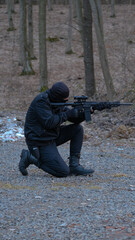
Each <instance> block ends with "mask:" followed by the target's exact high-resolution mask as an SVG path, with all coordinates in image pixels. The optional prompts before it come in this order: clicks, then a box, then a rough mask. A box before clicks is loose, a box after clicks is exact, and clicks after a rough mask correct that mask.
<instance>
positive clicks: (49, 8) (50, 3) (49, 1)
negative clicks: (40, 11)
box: [47, 0, 53, 11]
mask: <svg viewBox="0 0 135 240" xmlns="http://www.w3.org/2000/svg"><path fill="white" fill-rule="evenodd" d="M47 4H48V10H49V11H52V10H53V8H52V0H47Z"/></svg>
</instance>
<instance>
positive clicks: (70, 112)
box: [66, 108, 78, 119]
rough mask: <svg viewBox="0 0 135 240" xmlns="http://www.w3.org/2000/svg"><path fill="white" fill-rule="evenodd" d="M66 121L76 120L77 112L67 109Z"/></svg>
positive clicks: (74, 109)
mask: <svg viewBox="0 0 135 240" xmlns="http://www.w3.org/2000/svg"><path fill="white" fill-rule="evenodd" d="M66 115H67V119H70V118H78V110H77V109H76V108H73V109H69V110H67V111H66Z"/></svg>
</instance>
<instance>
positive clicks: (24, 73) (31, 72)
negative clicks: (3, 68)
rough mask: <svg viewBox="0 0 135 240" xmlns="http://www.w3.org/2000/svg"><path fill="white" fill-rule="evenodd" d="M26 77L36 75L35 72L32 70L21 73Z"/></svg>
mask: <svg viewBox="0 0 135 240" xmlns="http://www.w3.org/2000/svg"><path fill="white" fill-rule="evenodd" d="M25 75H29V76H30V75H35V72H34V70H31V71H24V70H23V71H22V72H21V74H20V76H25Z"/></svg>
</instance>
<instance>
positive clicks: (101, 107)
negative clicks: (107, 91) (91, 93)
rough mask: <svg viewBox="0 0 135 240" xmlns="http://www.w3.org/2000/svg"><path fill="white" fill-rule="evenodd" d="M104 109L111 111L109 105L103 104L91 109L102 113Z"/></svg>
mask: <svg viewBox="0 0 135 240" xmlns="http://www.w3.org/2000/svg"><path fill="white" fill-rule="evenodd" d="M106 108H108V109H111V105H110V104H108V103H105V102H100V103H99V104H97V105H95V106H93V107H92V109H93V110H98V111H102V110H104V109H106Z"/></svg>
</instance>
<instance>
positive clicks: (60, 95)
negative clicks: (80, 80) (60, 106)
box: [49, 82, 69, 102]
mask: <svg viewBox="0 0 135 240" xmlns="http://www.w3.org/2000/svg"><path fill="white" fill-rule="evenodd" d="M68 96H69V88H68V87H67V85H66V84H65V83H64V82H57V83H55V84H53V86H52V87H51V88H50V89H49V97H50V100H51V101H52V102H60V101H63V100H64V99H65V98H68Z"/></svg>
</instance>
